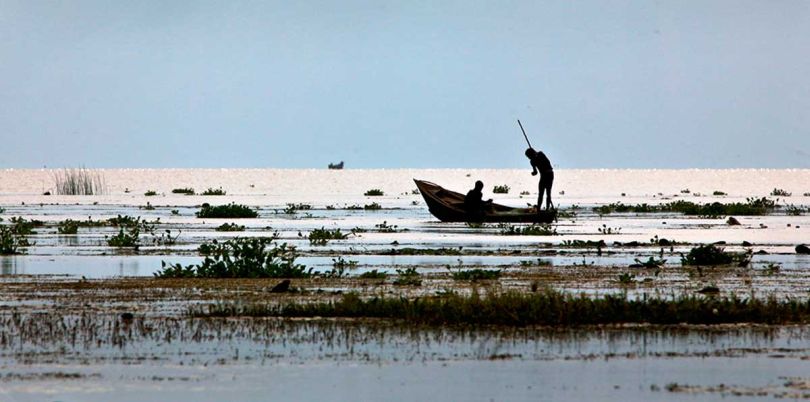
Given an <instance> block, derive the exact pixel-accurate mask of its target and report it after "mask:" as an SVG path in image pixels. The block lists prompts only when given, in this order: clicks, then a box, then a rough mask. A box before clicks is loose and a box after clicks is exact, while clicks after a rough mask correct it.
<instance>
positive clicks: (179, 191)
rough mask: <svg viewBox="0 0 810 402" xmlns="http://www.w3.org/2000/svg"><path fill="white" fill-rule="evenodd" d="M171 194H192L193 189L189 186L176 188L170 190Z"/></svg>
mask: <svg viewBox="0 0 810 402" xmlns="http://www.w3.org/2000/svg"><path fill="white" fill-rule="evenodd" d="M172 194H185V195H194V189H193V188H190V187H186V188H176V189H173V190H172Z"/></svg>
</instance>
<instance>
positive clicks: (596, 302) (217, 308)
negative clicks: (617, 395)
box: [191, 289, 810, 326]
mask: <svg viewBox="0 0 810 402" xmlns="http://www.w3.org/2000/svg"><path fill="white" fill-rule="evenodd" d="M191 314H192V315H194V316H205V317H212V316H214V317H222V316H226V317H227V316H254V317H369V318H383V319H396V320H404V321H406V322H408V323H413V324H427V325H446V324H456V325H505V326H527V325H549V326H576V325H598V324H621V323H649V324H681V323H687V324H725V323H763V324H787V323H807V322H810V300H797V299H790V300H784V301H779V300H777V299H775V298H768V299H755V298H739V297H737V296H730V297H726V298H719V297H706V296H703V295H688V296H682V297H677V298H671V299H664V298H632V299H631V298H628V297H626V296H625V295H606V296H602V297H596V298H592V297H588V296H586V295H571V294H564V293H560V292H557V291H554V290H542V289H538V290H537V291H536V292H533V293H520V292H516V291H508V292H504V293H490V294H487V295H486V296H482V295H480V294H479V293H478V292H476V291H474V292H473V293H472V294H471V295H469V296H467V295H460V294H458V293H455V292H448V293H446V294H444V295H442V296H440V297H420V298H416V299H407V298H403V297H399V296H394V297H386V296H375V297H372V298H368V299H364V298H361V297H360V296H359V295H358V294H357V293H348V294H345V295H343V296H342V298H341V299H340V300H337V301H329V302H317V303H310V302H305V303H298V302H289V303H286V304H282V305H278V304H243V303H230V304H222V303H220V304H216V305H211V306H208V307H207V308H199V309H197V310H193V311H191Z"/></svg>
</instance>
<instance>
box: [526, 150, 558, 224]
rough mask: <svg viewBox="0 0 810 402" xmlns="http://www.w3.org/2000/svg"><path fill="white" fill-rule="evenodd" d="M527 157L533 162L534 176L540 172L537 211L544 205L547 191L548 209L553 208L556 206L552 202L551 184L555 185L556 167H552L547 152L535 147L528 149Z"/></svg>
mask: <svg viewBox="0 0 810 402" xmlns="http://www.w3.org/2000/svg"><path fill="white" fill-rule="evenodd" d="M526 157H527V158H529V162H530V163H531V164H532V176H536V175H537V172H540V185H539V186H538V187H539V190H540V194H538V195H537V211H538V212H539V211H540V208H541V207H542V205H543V193H546V195H547V197H546V209H551V208H553V207H554V206H553V205H552V203H551V186H552V185H554V168H552V167H551V161H549V160H548V158H547V157H546V154H544V153H543V152H542V151H535V150H534V148H529V149H527V150H526Z"/></svg>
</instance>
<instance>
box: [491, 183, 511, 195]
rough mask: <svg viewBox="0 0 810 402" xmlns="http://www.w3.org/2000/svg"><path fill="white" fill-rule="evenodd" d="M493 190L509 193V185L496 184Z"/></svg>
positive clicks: (494, 191)
mask: <svg viewBox="0 0 810 402" xmlns="http://www.w3.org/2000/svg"><path fill="white" fill-rule="evenodd" d="M492 192H493V193H495V194H507V193H509V186H507V185H506V184H504V185H498V186H495V187H493V188H492Z"/></svg>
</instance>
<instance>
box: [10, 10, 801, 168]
mask: <svg viewBox="0 0 810 402" xmlns="http://www.w3.org/2000/svg"><path fill="white" fill-rule="evenodd" d="M0 35H2V37H3V38H4V41H2V42H0V60H2V61H3V62H2V63H0V77H2V79H0V136H2V137H0V138H2V140H3V146H4V149H5V151H6V152H3V153H0V168H41V167H43V166H47V167H51V168H60V167H75V166H81V165H84V166H87V167H93V168H96V167H97V168H198V167H201V168H325V167H326V165H327V164H328V163H329V162H339V161H341V160H343V161H345V163H346V168H482V169H485V168H526V167H527V166H528V162H527V161H526V159H525V157H524V156H523V150H524V148H525V146H526V145H525V142H524V140H523V136H522V135H521V133H520V129H519V128H518V126H517V123H516V119H521V121H522V122H523V125H524V127H525V128H526V130H527V132H528V134H529V137H530V139H531V141H532V143H533V145H535V147H536V148H539V149H542V150H544V151H546V153H547V154H548V156H549V157H550V158H551V160H552V163H553V164H554V166H555V167H556V168H570V169H580V168H581V169H590V168H595V169H600V168H605V169H614V168H615V169H623V168H643V169H646V168H650V169H673V168H674V169H681V168H810V145H809V144H808V141H807V139H808V138H810V135H808V134H810V114H808V113H807V110H810V80H807V77H808V76H810V58H808V57H807V56H806V54H807V50H808V46H807V43H808V42H807V38H809V37H810V3H808V2H803V1H784V2H758V1H730V0H729V1H683V2H643V1H618V2H610V3H605V2H596V1H586V2H577V3H570V2H536V1H509V2H497V3H492V2H482V1H472V2H469V1H464V2H462V1H440V2H429V1H414V2H370V1H345V2H329V1H307V2H298V3H296V2H292V3H291V2H281V1H276V2H273V1H271V2H249V1H239V2H198V1H174V2H169V3H166V2H157V1H141V2H106V1H101V0H77V1H70V2H48V1H16V0H5V1H2V2H0Z"/></svg>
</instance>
